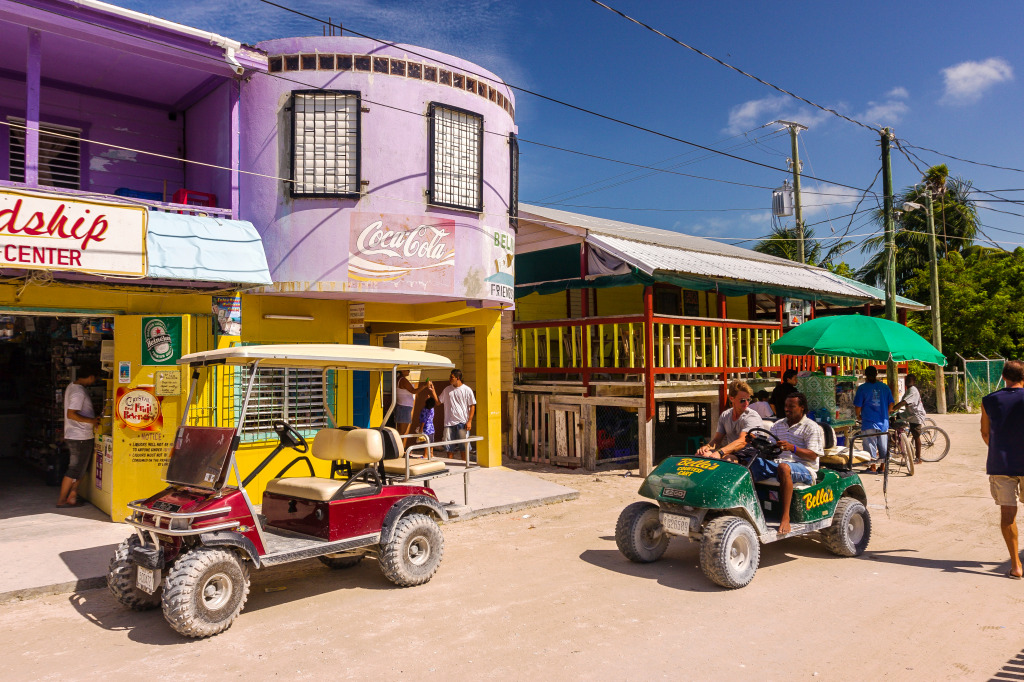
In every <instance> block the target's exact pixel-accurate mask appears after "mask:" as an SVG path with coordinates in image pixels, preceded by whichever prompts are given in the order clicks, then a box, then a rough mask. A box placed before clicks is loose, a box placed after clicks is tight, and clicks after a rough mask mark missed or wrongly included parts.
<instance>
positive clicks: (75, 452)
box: [64, 439, 94, 481]
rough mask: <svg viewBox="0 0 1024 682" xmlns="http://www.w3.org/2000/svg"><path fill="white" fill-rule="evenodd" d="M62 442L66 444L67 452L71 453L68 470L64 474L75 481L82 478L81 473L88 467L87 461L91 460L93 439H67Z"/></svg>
mask: <svg viewBox="0 0 1024 682" xmlns="http://www.w3.org/2000/svg"><path fill="white" fill-rule="evenodd" d="M64 442H65V443H67V444H68V452H70V453H71V458H70V459H69V460H68V470H67V471H65V472H64V475H65V476H67V477H68V478H71V479H74V480H76V481H77V480H79V479H80V478H82V474H84V473H85V470H86V469H88V468H89V462H90V461H92V451H93V447H94V446H93V441H92V440H70V439H69V440H66V441H64Z"/></svg>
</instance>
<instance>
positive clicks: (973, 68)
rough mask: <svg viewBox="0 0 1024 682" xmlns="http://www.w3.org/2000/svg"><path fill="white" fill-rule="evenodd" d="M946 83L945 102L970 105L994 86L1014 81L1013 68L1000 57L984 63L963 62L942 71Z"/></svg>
mask: <svg viewBox="0 0 1024 682" xmlns="http://www.w3.org/2000/svg"><path fill="white" fill-rule="evenodd" d="M942 77H943V78H944V79H945V81H946V92H945V93H944V95H943V98H942V99H943V101H944V102H948V103H951V104H970V103H971V102H976V101H978V99H980V98H981V96H982V95H983V94H985V92H986V91H987V90H988V89H989V88H991V87H992V86H994V85H996V84H998V83H1003V82H1005V81H1010V80H1013V68H1012V67H1011V66H1010V64H1009V63H1008V62H1007V61H1006V60H1005V59H1002V58H1000V57H992V58H990V59H986V60H985V61H983V62H961V63H959V64H956V65H954V66H950V67H949V68H946V69H943V70H942Z"/></svg>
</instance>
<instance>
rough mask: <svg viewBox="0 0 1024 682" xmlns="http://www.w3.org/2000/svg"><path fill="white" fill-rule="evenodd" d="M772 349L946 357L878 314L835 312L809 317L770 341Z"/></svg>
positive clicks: (879, 357)
mask: <svg viewBox="0 0 1024 682" xmlns="http://www.w3.org/2000/svg"><path fill="white" fill-rule="evenodd" d="M772 353H774V354H776V355H840V356H843V357H850V358H867V359H869V360H876V361H878V362H885V361H886V360H890V359H891V360H892V361H893V362H906V361H907V360H920V361H922V362H931V363H935V364H937V365H945V364H946V357H945V356H944V355H943V354H942V353H941V352H940V351H939V350H938V349H936V348H935V346H933V345H932V344H930V343H928V342H927V341H925V340H924V338H923V337H922V336H921V335H920V334H918V333H917V332H915V331H914V330H913V329H910V328H909V327H905V326H903V325H902V324H897V323H896V322H890V321H889V320H886V319H883V318H881V317H866V316H864V315H835V316H832V317H819V318H817V319H814V320H808V321H807V322H804V323H803V324H801V325H800V326H799V327H796V328H795V329H791V330H790V331H788V332H786V333H785V334H783V335H782V336H781V337H780V338H779V340H778V341H776V342H775V343H773V344H772Z"/></svg>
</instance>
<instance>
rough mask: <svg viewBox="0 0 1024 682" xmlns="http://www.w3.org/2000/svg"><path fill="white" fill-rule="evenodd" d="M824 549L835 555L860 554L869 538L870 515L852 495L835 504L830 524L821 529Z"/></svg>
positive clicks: (851, 555) (866, 545) (865, 547)
mask: <svg viewBox="0 0 1024 682" xmlns="http://www.w3.org/2000/svg"><path fill="white" fill-rule="evenodd" d="M821 539H822V542H823V543H824V544H825V547H826V549H828V551H830V552H832V553H833V554H835V555H837V556H845V557H853V556H860V555H861V554H863V553H864V550H865V549H867V547H868V541H869V540H871V515H870V514H869V513H868V510H867V508H866V507H865V506H864V505H863V504H862V503H861V502H860V500H856V499H854V498H852V497H844V498H843V499H841V500H839V504H837V505H836V513H835V514H834V515H833V516H832V525H831V526H829V527H828V528H825V529H823V530H822V531H821Z"/></svg>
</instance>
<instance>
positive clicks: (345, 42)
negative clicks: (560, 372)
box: [241, 37, 516, 302]
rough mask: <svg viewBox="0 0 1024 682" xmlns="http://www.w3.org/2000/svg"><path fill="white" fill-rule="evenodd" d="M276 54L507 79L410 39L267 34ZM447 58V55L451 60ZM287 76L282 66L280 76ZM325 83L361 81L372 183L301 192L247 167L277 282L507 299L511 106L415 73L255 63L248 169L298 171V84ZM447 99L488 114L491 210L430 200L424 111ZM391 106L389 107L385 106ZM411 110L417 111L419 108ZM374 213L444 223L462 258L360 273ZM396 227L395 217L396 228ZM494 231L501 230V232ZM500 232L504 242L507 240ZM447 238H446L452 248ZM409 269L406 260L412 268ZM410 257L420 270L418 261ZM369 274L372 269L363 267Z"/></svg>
mask: <svg viewBox="0 0 1024 682" xmlns="http://www.w3.org/2000/svg"><path fill="white" fill-rule="evenodd" d="M258 47H260V48H261V49H263V50H266V51H267V53H268V54H269V55H270V57H271V61H272V62H273V59H274V57H275V56H278V55H294V54H299V53H303V54H311V53H318V52H319V53H333V54H349V55H351V54H356V55H377V56H382V55H386V56H391V57H395V58H401V59H408V60H410V61H412V62H416V63H420V64H427V65H433V66H437V67H439V68H443V69H447V70H452V71H456V72H460V73H470V74H472V73H477V74H481V75H483V76H484V78H483V80H484V81H485V82H487V83H488V84H489V85H490V86H492V87H494V88H495V89H497V90H498V91H499V92H501V93H502V95H503V96H504V97H508V98H511V97H512V95H511V93H510V92H509V89H508V88H507V86H505V85H504V84H503V83H502V81H501V80H500V79H499V78H497V76H494V75H493V74H490V73H488V72H487V71H485V70H484V69H482V68H481V67H479V66H477V65H475V64H472V63H470V62H467V61H465V60H461V59H458V58H457V57H452V56H450V55H446V54H443V53H439V52H434V51H431V50H426V49H423V48H412V47H410V48H408V49H411V50H415V51H416V52H417V53H420V54H421V55H425V57H421V56H418V55H414V54H409V53H408V51H407V49H406V48H404V47H403V46H388V47H382V46H381V45H380V44H379V43H376V42H374V41H369V40H365V39H361V38H340V37H328V38H289V39H282V40H272V41H267V42H264V43H260V44H259V46H258ZM445 64H448V65H450V66H445ZM275 76H280V77H275ZM314 87H321V88H326V89H335V90H354V91H359V92H360V93H361V96H362V98H363V107H364V108H366V109H368V111H366V112H364V113H363V114H362V128H361V136H362V140H361V166H362V179H363V180H364V181H366V182H367V183H368V184H366V185H364V192H365V194H364V195H363V196H362V197H361V198H359V199H358V200H356V199H339V198H299V199H293V198H292V197H291V196H290V193H289V186H288V183H286V182H283V181H275V180H269V179H265V178H258V177H253V176H248V175H243V176H242V178H241V217H242V218H243V219H246V220H250V221H252V222H253V223H254V224H255V225H256V227H257V229H258V230H259V231H260V233H261V234H262V236H263V242H264V248H265V250H266V252H267V260H268V262H269V264H270V270H271V274H272V276H273V278H274V281H275V288H276V290H277V291H280V292H283V293H289V292H296V293H298V292H305V291H319V292H327V293H328V295H330V293H329V292H335V294H334V295H338V296H342V295H343V296H344V297H346V298H375V299H378V300H380V299H384V300H390V299H393V300H402V301H405V302H409V299H408V296H410V295H419V296H422V297H423V300H438V299H443V300H451V299H453V298H463V299H491V300H494V299H497V300H501V301H502V302H510V301H511V296H510V295H509V296H508V297H507V298H506V296H505V295H504V294H510V292H511V290H510V289H509V290H504V289H502V290H500V291H499V290H496V289H495V287H494V283H495V282H499V281H500V282H506V281H507V282H508V283H509V284H511V279H512V266H513V263H512V258H511V253H512V244H513V236H512V234H511V231H510V230H509V227H508V215H507V211H508V194H509V147H508V143H507V137H508V133H510V132H514V131H515V130H516V127H515V123H514V121H513V120H512V117H511V115H510V113H509V112H508V111H507V110H505V109H504V108H503V107H502V106H500V105H499V104H498V103H496V102H493V101H490V99H489V98H485V97H481V96H480V95H478V94H476V93H470V92H467V91H465V90H456V89H455V88H453V87H451V86H447V85H441V84H439V83H433V82H424V81H423V80H414V79H411V78H408V77H403V76H398V75H391V74H387V75H385V74H380V73H365V72H358V71H319V70H316V71H301V70H300V71H283V72H280V73H278V74H258V75H256V76H254V77H253V78H252V80H251V81H250V82H249V83H247V84H246V86H245V87H244V88H243V91H242V112H243V117H242V136H241V145H242V146H241V153H242V156H241V168H242V169H244V170H249V171H254V172H257V173H261V174H265V175H272V176H276V177H281V178H288V177H290V175H291V156H290V154H291V112H290V111H289V110H288V107H289V106H290V97H291V92H292V91H293V90H302V89H308V88H314ZM430 102H439V103H443V104H447V105H451V106H455V107H459V108H462V109H466V110H469V111H472V112H474V113H478V114H481V115H483V118H484V129H485V131H486V132H485V134H484V161H483V169H484V171H483V175H484V189H483V200H484V212H483V213H482V214H480V213H475V212H470V211H462V210H450V209H443V208H437V207H431V206H428V205H427V203H426V198H425V195H424V191H425V190H426V188H427V182H428V177H427V164H428V151H427V134H428V128H427V126H428V119H427V118H426V113H427V110H428V105H429V103H430ZM385 105H386V106H385ZM410 112H411V113H410ZM375 219H377V220H381V221H382V223H383V226H384V229H397V230H400V231H403V230H404V231H405V232H409V231H411V230H415V228H416V226H417V225H420V224H426V225H430V226H432V227H437V229H439V230H443V231H444V232H445V233H446V234H447V235H448V237H446V239H448V243H449V244H450V245H451V248H452V249H453V250H454V255H453V260H454V264H453V265H452V266H451V267H450V268H449V269H446V268H434V270H433V272H432V273H430V274H428V275H424V276H420V275H419V274H417V272H416V271H415V270H416V268H415V264H413V265H412V266H410V263H409V262H408V261H406V262H404V263H402V264H399V265H398V266H394V265H390V264H388V263H386V262H383V261H382V262H380V263H374V264H373V267H377V268H381V270H379V271H378V274H380V272H383V271H386V270H388V269H389V268H390V269H391V270H393V271H395V272H405V273H406V274H405V275H402V276H399V277H396V278H395V279H392V280H390V281H384V280H386V279H387V278H386V277H383V276H381V277H378V278H377V279H376V280H372V278H371V280H372V281H368V280H367V279H366V277H365V276H364V277H358V276H356V274H357V273H356V271H355V270H354V269H353V268H354V265H355V262H354V261H353V259H352V258H351V257H352V255H353V250H354V248H355V243H356V241H357V237H358V235H357V234H356V233H355V232H354V231H355V230H362V229H363V228H365V227H366V226H367V225H370V224H372V222H373V221H374V220H375ZM396 226H397V227H396ZM496 233H497V235H498V236H497V237H495V234H496ZM499 242H500V244H499ZM446 248H448V247H446ZM403 268H404V270H403ZM410 268H411V269H410ZM364 274H365V273H364Z"/></svg>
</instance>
